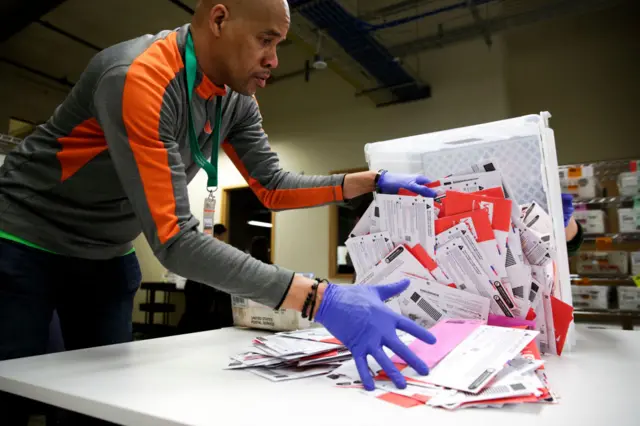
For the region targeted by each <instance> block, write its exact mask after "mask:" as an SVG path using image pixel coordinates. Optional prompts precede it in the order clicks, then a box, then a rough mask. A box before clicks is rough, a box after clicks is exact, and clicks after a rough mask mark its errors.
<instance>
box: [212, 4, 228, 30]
mask: <svg viewBox="0 0 640 426" xmlns="http://www.w3.org/2000/svg"><path fill="white" fill-rule="evenodd" d="M228 19H229V9H227V7H226V6H225V5H222V4H217V5H215V6H213V7H212V8H211V13H210V14H209V28H210V29H211V32H213V35H214V36H216V37H220V36H221V34H222V27H223V26H224V25H225V23H226V21H227V20H228Z"/></svg>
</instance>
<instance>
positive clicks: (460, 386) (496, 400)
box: [327, 319, 557, 409]
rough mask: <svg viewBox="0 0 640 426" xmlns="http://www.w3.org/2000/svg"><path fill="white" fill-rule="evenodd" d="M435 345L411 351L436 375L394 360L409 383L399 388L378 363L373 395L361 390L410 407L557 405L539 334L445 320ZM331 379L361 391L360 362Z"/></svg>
mask: <svg viewBox="0 0 640 426" xmlns="http://www.w3.org/2000/svg"><path fill="white" fill-rule="evenodd" d="M431 332H432V333H433V334H434V335H435V336H436V339H437V343H436V344H435V345H427V344H425V343H423V342H421V341H419V340H414V341H413V342H412V343H410V344H409V347H410V348H411V349H412V350H413V351H414V352H415V353H416V354H417V355H418V356H419V357H420V358H421V359H422V360H423V361H425V362H426V363H427V364H428V365H429V367H430V369H431V371H430V373H429V375H427V376H420V375H419V374H417V373H416V372H415V371H414V370H413V369H412V368H411V367H408V366H407V365H406V364H405V363H404V361H403V360H402V359H400V358H398V357H396V356H392V361H393V362H394V364H395V365H396V367H398V369H399V370H400V371H401V372H402V374H403V375H404V376H405V378H406V380H407V387H406V388H405V389H398V388H397V387H396V386H395V385H394V384H393V383H392V382H391V381H390V380H389V378H388V376H387V375H386V374H385V372H384V370H382V368H381V367H380V366H379V365H378V364H377V363H376V362H375V360H372V359H370V360H369V368H370V370H371V373H372V375H373V376H374V378H375V380H376V382H375V383H376V389H375V390H374V391H373V392H366V391H364V390H360V392H362V393H364V394H366V395H368V396H370V397H374V398H377V399H380V400H383V401H386V402H388V403H392V404H395V405H398V406H400V407H404V408H411V407H417V406H425V405H426V406H430V407H440V408H445V409H457V408H462V407H502V406H503V405H511V404H522V403H539V402H546V403H551V402H556V400H557V398H556V396H554V395H553V394H552V393H551V391H550V390H549V385H548V383H547V379H546V375H545V372H544V366H543V364H544V361H542V360H541V358H540V352H539V351H538V348H537V345H536V343H535V338H536V336H537V335H538V332H537V331H535V330H527V329H526V327H525V326H522V327H498V326H488V325H486V324H484V321H478V320H454V319H444V320H442V321H440V322H438V323H437V324H436V325H435V326H433V327H432V328H431ZM327 378H328V379H329V380H330V381H331V382H332V383H333V385H334V386H336V387H340V388H354V389H360V388H361V387H362V386H361V385H360V379H359V375H358V371H357V368H356V365H355V362H354V361H349V362H346V363H344V364H343V365H342V366H340V367H338V368H336V369H335V370H334V371H333V372H332V373H331V374H329V375H328V376H327Z"/></svg>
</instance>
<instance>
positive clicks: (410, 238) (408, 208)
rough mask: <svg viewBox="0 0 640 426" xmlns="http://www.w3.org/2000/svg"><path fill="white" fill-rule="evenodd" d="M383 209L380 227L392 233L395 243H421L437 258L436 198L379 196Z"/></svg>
mask: <svg viewBox="0 0 640 426" xmlns="http://www.w3.org/2000/svg"><path fill="white" fill-rule="evenodd" d="M376 205H377V206H378V208H379V210H380V228H381V229H382V230H383V231H388V232H389V233H390V234H391V240H392V241H393V243H394V244H396V245H398V244H404V243H407V244H409V245H410V246H413V245H415V244H417V243H419V244H420V245H421V246H422V247H424V249H425V250H426V251H427V253H428V254H429V256H431V257H433V256H434V246H435V230H434V220H435V210H434V207H433V199H432V198H427V197H412V196H405V195H388V194H378V195H376Z"/></svg>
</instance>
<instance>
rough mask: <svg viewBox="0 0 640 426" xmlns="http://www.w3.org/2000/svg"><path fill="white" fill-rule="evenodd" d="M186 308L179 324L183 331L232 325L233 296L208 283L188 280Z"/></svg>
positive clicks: (215, 328)
mask: <svg viewBox="0 0 640 426" xmlns="http://www.w3.org/2000/svg"><path fill="white" fill-rule="evenodd" d="M184 298H185V308H184V314H183V315H182V318H181V319H180V323H179V324H178V329H179V331H180V332H181V333H196V332H199V331H207V330H217V329H219V328H224V327H231V326H232V325H233V315H232V311H231V296H230V295H229V294H227V293H225V292H223V291H220V290H216V289H215V288H213V287H210V286H208V285H206V284H202V283H199V282H196V281H191V280H189V281H187V282H186V284H185V287H184Z"/></svg>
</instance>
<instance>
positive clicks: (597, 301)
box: [571, 285, 611, 309]
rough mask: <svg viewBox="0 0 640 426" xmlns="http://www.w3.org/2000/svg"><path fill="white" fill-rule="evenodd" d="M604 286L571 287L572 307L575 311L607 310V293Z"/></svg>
mask: <svg viewBox="0 0 640 426" xmlns="http://www.w3.org/2000/svg"><path fill="white" fill-rule="evenodd" d="M610 291H611V287H609V286H606V285H572V286H571V293H572V294H573V307H574V308H576V309H609V292H610Z"/></svg>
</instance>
